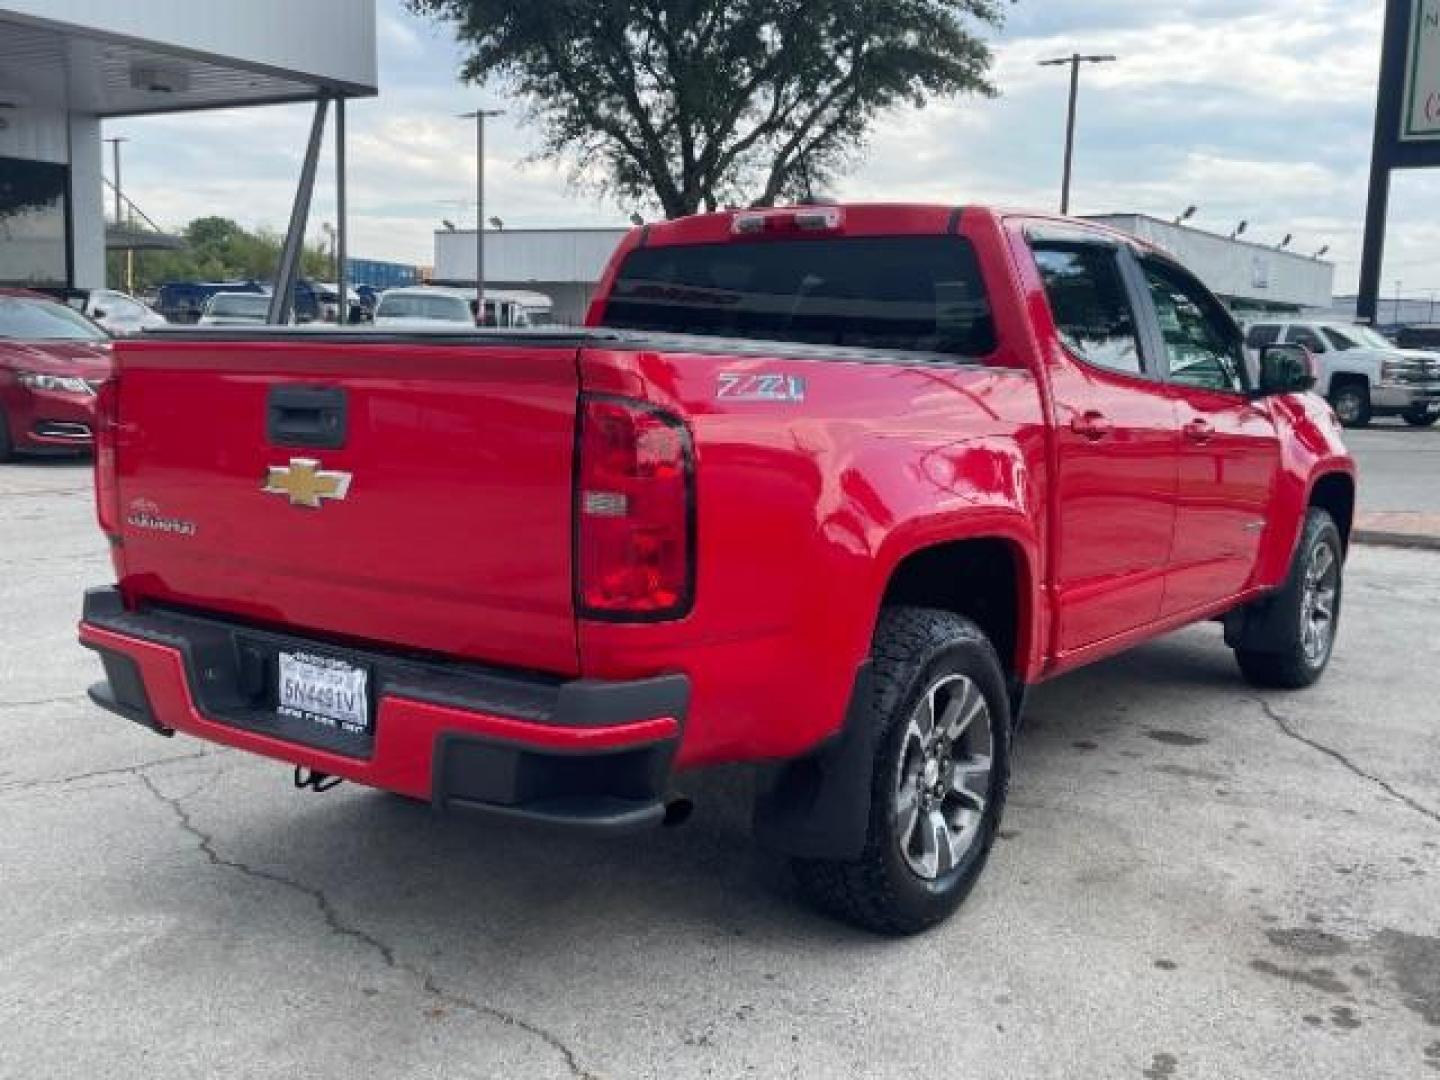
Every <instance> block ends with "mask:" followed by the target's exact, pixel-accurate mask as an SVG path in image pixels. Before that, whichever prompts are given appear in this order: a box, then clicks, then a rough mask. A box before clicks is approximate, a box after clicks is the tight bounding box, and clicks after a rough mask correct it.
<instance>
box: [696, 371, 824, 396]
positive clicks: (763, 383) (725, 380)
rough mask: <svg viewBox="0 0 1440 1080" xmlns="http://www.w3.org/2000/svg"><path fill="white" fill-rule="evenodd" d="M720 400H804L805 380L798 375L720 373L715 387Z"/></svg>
mask: <svg viewBox="0 0 1440 1080" xmlns="http://www.w3.org/2000/svg"><path fill="white" fill-rule="evenodd" d="M715 397H716V398H717V399H719V400H721V401H784V402H801V401H804V400H805V380H804V379H802V378H800V376H798V375H721V376H720V377H719V382H718V383H717V385H716V387H715Z"/></svg>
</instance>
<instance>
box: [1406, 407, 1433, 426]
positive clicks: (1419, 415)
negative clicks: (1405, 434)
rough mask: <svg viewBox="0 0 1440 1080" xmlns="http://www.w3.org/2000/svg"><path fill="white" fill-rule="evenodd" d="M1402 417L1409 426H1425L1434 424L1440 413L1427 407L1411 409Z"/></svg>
mask: <svg viewBox="0 0 1440 1080" xmlns="http://www.w3.org/2000/svg"><path fill="white" fill-rule="evenodd" d="M1404 417H1405V423H1407V424H1409V425H1410V426H1411V427H1418V428H1427V427H1434V426H1435V422H1436V421H1437V420H1440V413H1433V412H1431V411H1430V410H1429V409H1411V410H1410V411H1409V412H1407V413H1405V414H1404Z"/></svg>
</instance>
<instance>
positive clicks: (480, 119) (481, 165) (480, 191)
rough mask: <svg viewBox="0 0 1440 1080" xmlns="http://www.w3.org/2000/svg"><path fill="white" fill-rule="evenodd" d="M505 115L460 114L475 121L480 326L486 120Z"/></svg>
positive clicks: (479, 320) (481, 317) (480, 318)
mask: <svg viewBox="0 0 1440 1080" xmlns="http://www.w3.org/2000/svg"><path fill="white" fill-rule="evenodd" d="M504 115H505V113H504V111H503V110H501V109H476V110H475V111H474V112H468V113H461V114H460V119H462V120H474V121H475V323H476V325H478V326H484V325H485V120H486V118H487V117H491V116H504ZM496 321H497V322H498V321H499V320H498V319H497V320H496Z"/></svg>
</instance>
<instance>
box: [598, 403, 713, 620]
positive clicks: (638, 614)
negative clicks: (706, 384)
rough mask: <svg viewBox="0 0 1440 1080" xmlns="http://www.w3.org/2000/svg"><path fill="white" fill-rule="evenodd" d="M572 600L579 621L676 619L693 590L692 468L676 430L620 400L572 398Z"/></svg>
mask: <svg viewBox="0 0 1440 1080" xmlns="http://www.w3.org/2000/svg"><path fill="white" fill-rule="evenodd" d="M577 438H578V461H577V470H576V477H575V483H576V487H575V594H576V603H577V606H578V608H579V613H580V615H581V616H582V617H588V618H598V619H612V620H623V621H647V620H659V619H674V618H679V617H681V616H683V615H684V614H686V613H687V612H688V611H689V610H690V604H691V601H692V599H693V591H694V580H695V575H694V569H695V568H694V534H693V529H694V483H695V461H694V451H693V448H692V446H691V442H690V432H689V431H688V430H687V429H686V427H685V425H684V423H682V422H681V421H680V420H679V419H677V418H676V417H674V416H671V415H669V414H668V413H665V412H661V411H660V410H658V409H655V408H653V407H651V406H649V405H645V404H643V403H641V402H638V401H630V400H627V399H624V398H613V397H598V396H596V397H592V396H588V395H585V396H582V397H581V399H580V429H579V434H578V436H577Z"/></svg>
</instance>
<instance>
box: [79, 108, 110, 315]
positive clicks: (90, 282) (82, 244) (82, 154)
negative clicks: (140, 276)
mask: <svg viewBox="0 0 1440 1080" xmlns="http://www.w3.org/2000/svg"><path fill="white" fill-rule="evenodd" d="M100 157H101V143H100V121H99V119H98V118H97V117H94V116H81V115H73V116H71V117H70V215H71V217H70V220H71V225H72V227H71V232H70V235H71V237H72V243H71V248H70V272H71V274H72V275H73V277H74V280H75V287H76V288H79V289H103V288H104V287H105V207H104V203H103V202H102V194H101V189H102V187H103V186H104V185H103V184H102V183H101V179H100V178H101V176H102V175H103V174H102V172H101V166H100Z"/></svg>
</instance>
